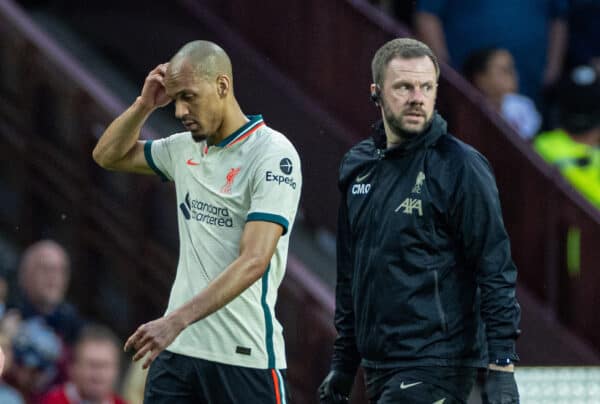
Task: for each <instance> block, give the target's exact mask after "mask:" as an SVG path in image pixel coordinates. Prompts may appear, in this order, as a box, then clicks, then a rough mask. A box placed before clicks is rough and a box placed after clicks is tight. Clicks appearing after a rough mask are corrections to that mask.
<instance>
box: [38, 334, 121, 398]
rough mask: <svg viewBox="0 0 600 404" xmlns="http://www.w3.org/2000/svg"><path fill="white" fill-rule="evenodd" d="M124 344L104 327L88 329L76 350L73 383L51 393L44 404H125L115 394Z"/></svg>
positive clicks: (70, 382)
mask: <svg viewBox="0 0 600 404" xmlns="http://www.w3.org/2000/svg"><path fill="white" fill-rule="evenodd" d="M120 346H121V345H120V342H119V341H118V339H117V337H116V336H115V335H114V333H113V332H112V331H111V330H110V329H108V328H106V327H103V326H98V325H88V326H86V327H85V328H83V330H82V331H81V333H80V337H79V339H78V340H77V342H76V343H75V346H74V352H73V353H74V355H73V363H72V364H71V366H70V370H69V375H70V379H69V381H68V382H66V383H65V384H63V385H61V386H58V387H56V388H55V389H53V390H52V391H50V392H49V393H48V394H47V395H46V396H44V397H43V398H42V400H41V402H42V404H80V403H89V404H96V403H98V404H125V401H124V400H123V399H122V398H120V397H119V396H117V395H116V394H115V392H114V388H115V385H116V383H117V379H118V376H119V366H120V365H119V362H120V352H121V350H120Z"/></svg>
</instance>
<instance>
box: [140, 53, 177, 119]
mask: <svg viewBox="0 0 600 404" xmlns="http://www.w3.org/2000/svg"><path fill="white" fill-rule="evenodd" d="M168 65H169V64H168V63H163V64H160V65H158V66H156V67H155V68H154V69H153V70H151V71H150V73H148V76H146V80H145V81H144V87H143V88H142V94H141V95H140V100H141V101H142V102H143V103H144V105H147V106H148V107H149V108H152V109H156V108H160V107H164V106H165V105H167V104H168V103H170V102H171V98H170V97H169V96H168V95H167V92H166V91H165V84H164V79H165V75H166V74H167V66H168Z"/></svg>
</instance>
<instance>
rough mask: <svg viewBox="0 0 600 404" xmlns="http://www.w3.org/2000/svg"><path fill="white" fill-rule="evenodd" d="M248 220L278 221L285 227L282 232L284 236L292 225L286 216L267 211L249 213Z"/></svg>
mask: <svg viewBox="0 0 600 404" xmlns="http://www.w3.org/2000/svg"><path fill="white" fill-rule="evenodd" d="M246 221H247V222H271V223H277V224H279V225H281V227H283V233H282V234H281V235H282V236H283V235H285V234H286V233H287V231H288V227H289V225H290V223H289V222H288V220H287V219H286V218H285V217H283V216H279V215H275V214H273V213H265V212H252V213H250V214H249V215H248V217H247V218H246Z"/></svg>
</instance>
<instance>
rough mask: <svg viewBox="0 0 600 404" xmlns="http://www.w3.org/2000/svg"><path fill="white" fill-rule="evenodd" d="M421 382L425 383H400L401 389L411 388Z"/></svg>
mask: <svg viewBox="0 0 600 404" xmlns="http://www.w3.org/2000/svg"><path fill="white" fill-rule="evenodd" d="M421 383H423V382H415V383H409V384H404V382H402V383H400V389H401V390H405V389H410V388H411V387H414V386H416V385H418V384H421Z"/></svg>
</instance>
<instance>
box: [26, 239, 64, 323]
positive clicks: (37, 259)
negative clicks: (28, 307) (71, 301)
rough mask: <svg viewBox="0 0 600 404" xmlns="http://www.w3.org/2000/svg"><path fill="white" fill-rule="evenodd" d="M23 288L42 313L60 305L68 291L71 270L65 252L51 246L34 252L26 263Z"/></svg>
mask: <svg viewBox="0 0 600 404" xmlns="http://www.w3.org/2000/svg"><path fill="white" fill-rule="evenodd" d="M23 270H24V271H25V274H24V277H23V284H22V287H23V289H24V291H25V293H26V295H27V297H28V298H29V300H30V301H31V302H32V303H33V304H34V305H35V306H37V307H38V308H39V309H40V310H42V311H51V310H53V309H54V308H55V307H56V306H57V305H58V304H60V303H61V302H62V301H63V300H64V298H65V293H66V291H67V286H68V282H69V269H68V262H67V257H66V256H65V254H64V252H63V251H61V250H58V249H56V248H52V247H49V246H42V247H39V248H38V249H37V250H36V251H34V252H32V255H31V256H30V259H29V260H28V262H27V263H26V266H25V268H23Z"/></svg>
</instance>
